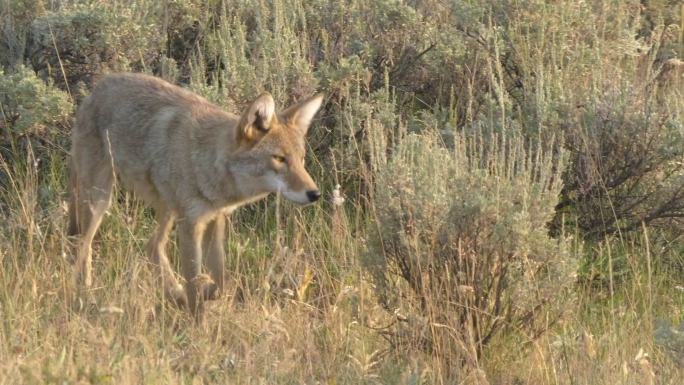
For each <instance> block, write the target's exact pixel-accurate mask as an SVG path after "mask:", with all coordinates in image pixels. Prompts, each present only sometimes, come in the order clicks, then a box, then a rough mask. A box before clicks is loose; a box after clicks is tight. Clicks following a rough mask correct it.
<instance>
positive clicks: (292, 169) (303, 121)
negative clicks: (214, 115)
mask: <svg viewBox="0 0 684 385" xmlns="http://www.w3.org/2000/svg"><path fill="white" fill-rule="evenodd" d="M322 101H323V96H322V95H316V96H313V97H311V98H309V99H306V100H304V101H302V102H300V103H298V104H296V105H294V106H292V107H290V108H288V109H286V110H284V111H282V112H280V113H276V112H275V105H274V103H273V98H272V97H271V95H270V94H268V93H263V94H261V95H260V96H259V97H258V98H256V100H254V101H253V102H252V103H251V105H250V106H249V108H247V110H246V111H245V112H244V113H243V114H242V116H241V118H240V122H239V123H238V125H237V130H236V138H235V139H236V142H237V145H238V150H237V151H236V152H235V153H234V154H232V155H231V156H230V158H231V162H230V164H229V168H230V171H231V174H232V175H233V176H234V178H235V181H234V182H235V184H236V186H237V187H238V188H239V189H240V190H241V192H242V194H243V195H245V196H249V195H257V194H262V193H267V192H280V193H281V194H283V196H284V197H285V198H287V199H289V200H291V201H293V202H296V203H299V204H307V203H311V202H314V201H316V200H318V198H319V197H320V196H321V193H320V192H319V191H318V187H317V186H316V183H314V181H313V179H311V176H310V175H309V173H308V172H307V171H306V170H305V169H304V155H305V142H304V137H305V136H306V132H307V131H308V129H309V125H310V124H311V120H312V119H313V117H314V115H315V114H316V112H317V111H318V109H319V108H320V106H321V102H322Z"/></svg>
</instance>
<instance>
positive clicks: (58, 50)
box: [27, 5, 162, 96]
mask: <svg viewBox="0 0 684 385" xmlns="http://www.w3.org/2000/svg"><path fill="white" fill-rule="evenodd" d="M136 12H142V10H140V9H137V7H121V6H118V7H117V6H110V7H103V6H101V5H92V6H88V5H79V6H72V7H71V8H69V7H64V8H62V9H59V10H58V11H56V12H47V13H46V14H45V15H43V16H40V17H37V18H36V19H34V20H33V22H32V24H31V34H30V38H29V43H28V49H27V60H28V61H30V62H31V64H32V66H33V68H34V69H35V70H36V72H37V73H38V74H39V75H40V76H41V77H42V78H43V79H47V78H48V77H50V78H51V79H53V81H54V82H55V84H56V85H57V86H58V87H59V88H62V89H67V88H68V87H71V88H72V89H73V88H74V87H75V86H77V85H78V86H79V87H82V88H84V89H82V90H79V91H83V92H85V87H88V88H90V86H91V85H92V83H93V81H94V80H95V77H96V75H98V74H100V73H103V72H107V71H123V70H137V71H140V70H144V69H146V68H148V67H149V66H150V65H151V64H152V63H154V62H156V61H157V60H158V58H159V54H160V45H161V41H162V37H161V34H160V32H159V31H158V29H157V28H156V26H155V25H154V24H147V23H145V22H143V21H142V19H141V18H138V17H134V16H133V15H134V14H135V13H136ZM65 82H66V83H65ZM72 91H73V90H72ZM73 94H75V96H79V95H78V93H76V92H74V93H73Z"/></svg>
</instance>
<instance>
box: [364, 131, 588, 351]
mask: <svg viewBox="0 0 684 385" xmlns="http://www.w3.org/2000/svg"><path fill="white" fill-rule="evenodd" d="M454 143H455V145H454V148H447V147H445V146H444V145H443V144H441V142H440V141H439V140H438V139H437V138H436V137H435V136H434V135H431V134H427V133H426V134H421V135H416V134H411V135H408V136H407V137H406V138H405V139H403V140H402V141H401V143H400V144H399V145H398V146H397V147H396V149H395V151H394V152H393V155H392V156H390V157H389V159H388V160H387V161H386V162H384V163H383V162H382V161H380V162H379V163H380V164H379V165H378V167H377V169H378V170H377V175H376V187H375V194H374V204H375V211H376V222H375V223H374V224H373V225H372V227H373V233H374V234H375V237H374V239H373V240H372V242H371V255H373V257H372V258H370V263H371V269H372V271H373V272H374V275H375V277H376V283H377V284H378V288H379V289H380V292H381V297H382V298H383V301H384V303H385V305H386V306H387V307H388V309H390V310H392V311H395V312H397V314H408V316H406V318H404V319H405V320H408V321H409V322H408V325H409V326H411V325H413V326H412V327H410V328H409V329H411V330H412V332H411V334H410V335H411V336H412V338H414V339H415V338H419V340H420V341H414V342H419V343H420V344H423V345H425V346H427V347H429V348H430V350H432V351H437V352H440V351H441V352H442V353H446V352H445V350H448V351H450V352H457V353H464V352H470V353H468V354H470V355H471V356H472V355H477V354H479V353H480V352H482V349H483V348H484V347H485V346H486V344H487V343H488V342H489V341H490V339H491V337H492V336H494V335H495V334H496V333H497V332H500V331H502V330H512V331H516V332H522V333H524V334H525V335H527V336H528V337H530V338H534V337H536V336H538V335H539V334H540V333H541V332H543V331H544V330H545V329H546V328H547V327H548V326H549V325H550V324H552V323H553V322H555V320H557V319H558V317H559V316H560V315H561V313H562V310H563V307H564V306H563V305H564V303H565V300H566V299H568V296H567V293H566V292H565V288H566V287H567V286H568V285H569V284H570V283H571V282H572V281H573V277H574V274H575V260H574V258H573V257H572V256H571V255H570V253H569V252H568V250H567V248H566V247H565V246H566V244H565V241H564V240H563V239H561V240H557V239H552V238H550V237H549V236H548V229H547V223H548V221H549V220H550V219H551V218H552V217H553V215H554V206H555V205H556V203H557V200H558V194H559V192H560V189H561V188H562V179H561V172H562V170H563V167H564V164H565V154H564V152H563V151H562V150H561V149H560V146H558V145H552V146H542V145H541V144H539V143H532V144H531V143H529V142H528V141H525V140H524V139H522V138H521V137H520V136H518V135H493V134H492V135H489V134H482V133H477V134H472V135H466V134H456V135H455V139H454ZM545 147H546V148H545ZM400 298H407V299H409V300H408V301H406V300H402V301H399V299H400ZM416 319H421V320H422V321H421V322H418V323H417V324H416V323H411V322H410V320H416ZM418 330H422V331H418ZM399 335H405V333H403V334H402V333H399ZM464 346H466V347H467V348H466V349H465V350H464ZM468 354H466V357H464V358H468V357H467V355H468ZM449 356H451V355H449ZM462 357H463V356H462ZM471 358H472V357H471Z"/></svg>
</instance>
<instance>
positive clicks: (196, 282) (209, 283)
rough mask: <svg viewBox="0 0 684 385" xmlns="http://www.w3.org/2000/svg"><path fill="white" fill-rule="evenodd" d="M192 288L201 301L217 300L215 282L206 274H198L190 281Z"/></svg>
mask: <svg viewBox="0 0 684 385" xmlns="http://www.w3.org/2000/svg"><path fill="white" fill-rule="evenodd" d="M192 286H193V287H195V290H197V293H200V295H201V296H202V300H204V301H209V300H215V299H218V296H219V290H218V285H216V282H214V280H212V279H211V277H209V276H208V275H207V274H199V275H197V276H196V277H195V278H194V279H193V280H192Z"/></svg>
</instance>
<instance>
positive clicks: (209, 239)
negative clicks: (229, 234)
mask: <svg viewBox="0 0 684 385" xmlns="http://www.w3.org/2000/svg"><path fill="white" fill-rule="evenodd" d="M225 229H226V218H225V217H224V215H223V213H219V214H218V215H217V216H216V218H215V219H213V220H212V221H211V222H209V224H207V228H206V230H205V231H204V238H203V241H202V243H203V247H202V251H203V257H204V259H205V260H206V264H207V268H208V270H209V274H211V279H212V280H213V281H214V284H213V285H209V286H207V287H206V288H205V289H206V290H205V293H204V298H205V299H217V298H219V296H220V295H221V293H222V292H223V285H224V264H225V262H224V260H225V251H224V249H223V240H224V233H225Z"/></svg>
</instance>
